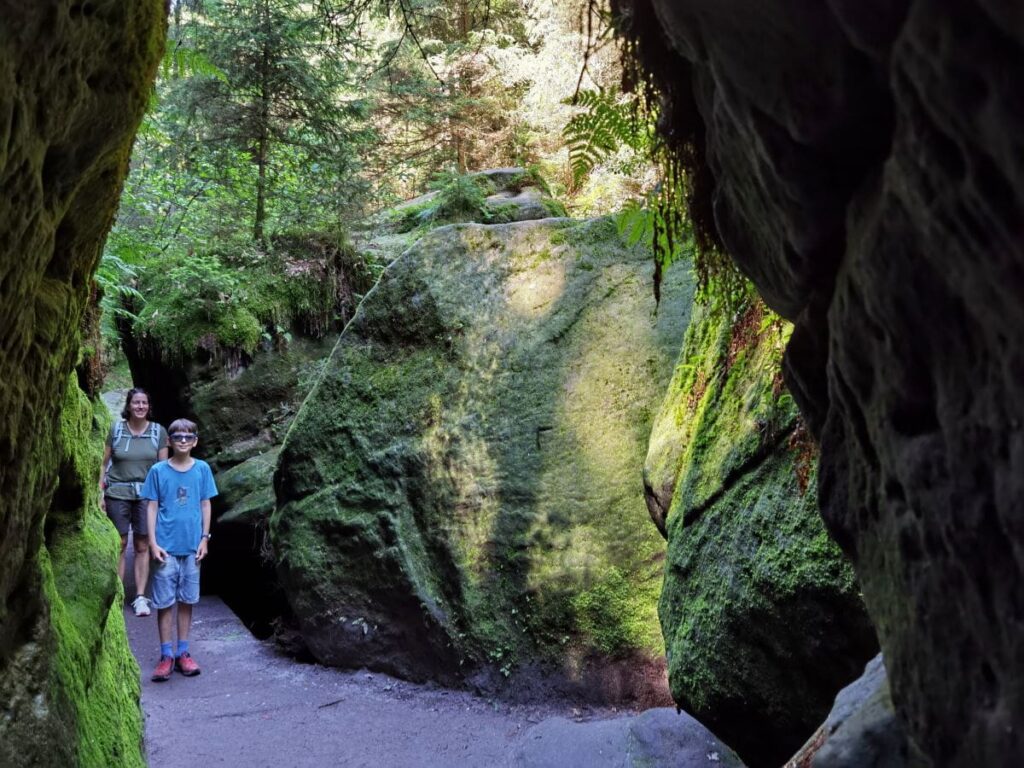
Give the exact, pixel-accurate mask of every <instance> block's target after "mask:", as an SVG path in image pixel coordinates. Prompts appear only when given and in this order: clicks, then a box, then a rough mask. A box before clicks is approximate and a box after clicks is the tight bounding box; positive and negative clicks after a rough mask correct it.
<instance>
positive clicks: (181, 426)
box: [167, 419, 199, 437]
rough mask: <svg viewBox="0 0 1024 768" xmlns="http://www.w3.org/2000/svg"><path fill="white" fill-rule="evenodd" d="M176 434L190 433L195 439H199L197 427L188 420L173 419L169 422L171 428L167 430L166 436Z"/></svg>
mask: <svg viewBox="0 0 1024 768" xmlns="http://www.w3.org/2000/svg"><path fill="white" fill-rule="evenodd" d="M178 432H191V433H192V434H193V435H195V436H196V437H199V427H198V426H196V423H195V422H194V421H189V420H188V419H175V420H174V421H172V422H171V426H169V427H168V428H167V434H169V435H173V434H175V433H178Z"/></svg>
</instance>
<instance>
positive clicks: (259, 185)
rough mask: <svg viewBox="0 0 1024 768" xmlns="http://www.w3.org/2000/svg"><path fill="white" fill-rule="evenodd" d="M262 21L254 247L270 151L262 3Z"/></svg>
mask: <svg viewBox="0 0 1024 768" xmlns="http://www.w3.org/2000/svg"><path fill="white" fill-rule="evenodd" d="M260 8H261V11H262V14H261V15H262V16H263V18H262V19H261V24H260V26H261V28H262V32H263V46H262V48H263V50H262V54H261V57H260V94H259V104H258V106H257V120H256V131H257V139H256V167H257V174H256V220H255V221H254V222H253V228H252V239H253V240H254V241H255V242H256V244H257V245H259V246H262V247H266V244H267V239H266V233H265V232H264V224H265V223H266V220H267V155H268V152H269V149H270V45H269V43H268V42H267V34H268V32H269V30H268V29H267V26H268V25H269V23H270V9H269V8H268V6H267V3H266V1H265V0H264V2H263V3H262V4H261V6H260Z"/></svg>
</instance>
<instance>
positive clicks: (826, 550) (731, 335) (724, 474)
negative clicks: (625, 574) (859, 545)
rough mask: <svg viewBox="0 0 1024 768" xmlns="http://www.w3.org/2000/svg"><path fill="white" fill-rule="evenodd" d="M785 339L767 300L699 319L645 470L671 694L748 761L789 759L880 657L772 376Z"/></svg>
mask: <svg viewBox="0 0 1024 768" xmlns="http://www.w3.org/2000/svg"><path fill="white" fill-rule="evenodd" d="M787 335H788V329H787V328H785V327H784V326H783V324H782V323H781V322H780V321H778V320H777V319H776V318H773V317H772V316H771V315H770V314H769V313H768V311H767V310H766V309H765V308H764V307H763V305H761V304H760V303H755V304H752V305H751V306H749V307H748V308H747V309H746V311H744V312H742V313H741V314H740V315H739V316H738V317H725V316H723V315H721V314H712V313H709V312H708V311H706V310H700V311H698V312H697V313H695V317H694V320H693V322H692V323H691V324H690V327H689V329H688V330H687V333H686V339H685V342H684V345H683V350H682V353H681V354H680V357H679V361H678V363H677V365H676V370H675V373H674V375H673V379H672V383H671V385H670V387H669V393H668V396H667V397H666V400H665V402H664V404H663V405H662V408H661V410H660V411H659V414H658V417H657V419H656V422H655V428H654V430H653V431H652V435H651V445H650V451H649V454H648V457H647V462H646V466H645V485H646V487H647V489H648V505H649V507H650V508H651V512H652V516H653V517H655V519H656V520H657V519H658V513H659V512H660V511H662V510H667V513H666V514H665V517H664V518H663V519H662V521H661V522H662V525H663V527H664V529H665V531H666V533H667V536H668V557H667V561H666V565H665V584H664V588H663V591H662V595H661V600H660V605H659V614H660V617H661V624H662V629H663V631H664V635H665V642H666V651H667V655H668V662H669V681H670V686H671V689H672V695H673V697H674V698H675V699H676V701H677V702H678V703H679V704H680V705H681V706H682V707H683V708H684V709H686V710H687V711H688V712H690V713H691V714H693V715H694V716H695V717H697V718H698V719H699V720H700V721H701V722H703V723H705V724H706V725H707V726H708V727H709V728H711V729H712V730H713V731H714V732H715V733H716V734H717V735H719V736H721V738H722V739H723V740H724V741H725V742H726V743H728V744H729V745H730V746H731V747H733V748H734V749H736V750H737V751H738V752H739V753H740V755H741V756H742V757H743V758H744V759H745V760H746V761H747V762H748V764H750V765H753V766H756V765H773V764H774V765H779V764H781V763H783V762H785V759H786V758H787V757H788V756H789V755H790V754H792V753H793V752H794V751H795V750H796V749H797V748H798V747H799V746H800V745H801V744H802V743H803V741H804V740H805V739H806V738H807V736H809V735H810V734H811V733H812V732H813V731H814V729H815V728H816V727H817V725H818V723H820V722H821V720H822V719H823V718H824V716H825V715H826V714H827V713H828V710H829V706H830V705H831V702H832V698H833V697H834V695H835V692H836V691H837V690H838V689H839V688H840V687H841V686H842V685H844V684H845V683H847V682H849V681H850V680H852V679H853V678H855V677H856V676H857V674H858V670H859V669H861V668H862V667H863V664H864V663H865V661H866V660H867V659H869V658H870V657H871V656H872V655H873V654H874V653H875V651H876V640H875V636H874V631H873V629H872V627H871V625H870V622H869V621H868V618H867V614H866V613H865V609H864V606H863V605H862V603H861V599H860V593H859V589H858V585H857V583H856V580H855V578H854V575H853V572H852V570H851V568H850V567H849V566H848V564H847V563H846V561H845V560H844V559H843V557H842V555H841V553H840V552H839V549H838V547H836V546H835V544H834V543H832V541H831V540H830V539H829V538H828V536H827V534H826V532H825V529H824V525H823V524H822V521H821V518H820V516H819V514H818V511H817V499H816V494H815V490H814V480H815V477H814V475H815V465H816V461H817V459H816V449H815V447H814V446H813V444H812V443H811V441H810V439H809V438H808V437H806V430H805V429H804V428H803V427H802V425H801V424H800V422H799V419H798V415H797V410H796V406H795V404H794V403H793V399H792V397H791V396H790V395H788V394H787V393H786V392H785V390H784V388H783V386H782V382H781V378H780V374H779V370H780V365H781V357H782V350H783V347H784V344H785V341H786V338H787ZM652 497H654V498H652ZM666 500H667V501H666Z"/></svg>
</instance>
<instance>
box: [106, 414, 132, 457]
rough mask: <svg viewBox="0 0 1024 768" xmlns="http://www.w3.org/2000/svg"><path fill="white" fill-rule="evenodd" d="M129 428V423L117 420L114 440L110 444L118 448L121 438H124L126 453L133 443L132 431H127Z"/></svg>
mask: <svg viewBox="0 0 1024 768" xmlns="http://www.w3.org/2000/svg"><path fill="white" fill-rule="evenodd" d="M127 426H128V422H126V421H125V420H124V419H118V420H117V424H115V425H114V439H113V440H112V441H111V443H110V444H111V446H116V445H117V444H118V443H119V442H120V441H121V438H122V437H123V438H124V448H123V450H126V451H127V450H128V446H129V444H130V442H131V439H132V431H131V430H130V429H126V427H127Z"/></svg>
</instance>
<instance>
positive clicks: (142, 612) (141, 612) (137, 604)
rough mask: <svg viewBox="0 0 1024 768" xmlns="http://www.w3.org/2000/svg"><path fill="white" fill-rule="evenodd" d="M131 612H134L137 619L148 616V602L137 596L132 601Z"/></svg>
mask: <svg viewBox="0 0 1024 768" xmlns="http://www.w3.org/2000/svg"><path fill="white" fill-rule="evenodd" d="M132 610H133V611H135V615H136V616H138V617H139V618H141V617H143V616H149V600H147V599H146V598H145V597H143V596H142V595H139V596H138V597H136V598H135V599H134V600H133V601H132Z"/></svg>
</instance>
